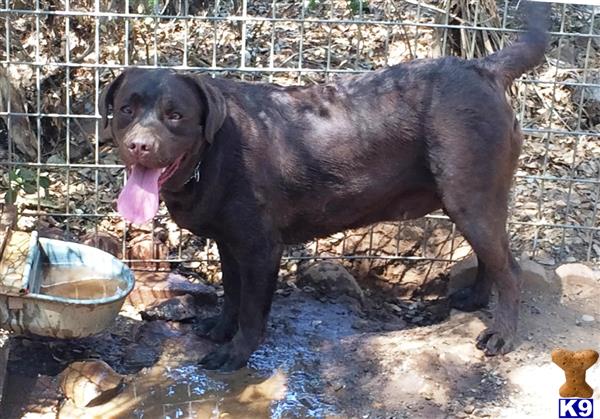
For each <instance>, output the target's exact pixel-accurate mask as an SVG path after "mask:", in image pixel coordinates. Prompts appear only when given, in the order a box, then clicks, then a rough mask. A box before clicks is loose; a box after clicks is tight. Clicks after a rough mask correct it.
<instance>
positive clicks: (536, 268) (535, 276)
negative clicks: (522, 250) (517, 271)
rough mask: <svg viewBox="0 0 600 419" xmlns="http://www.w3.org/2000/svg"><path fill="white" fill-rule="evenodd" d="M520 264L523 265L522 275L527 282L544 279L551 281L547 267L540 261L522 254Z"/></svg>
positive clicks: (544, 280)
mask: <svg viewBox="0 0 600 419" xmlns="http://www.w3.org/2000/svg"><path fill="white" fill-rule="evenodd" d="M519 266H521V272H522V273H521V275H522V278H523V281H525V282H535V281H538V282H539V281H543V282H549V280H548V275H547V274H546V269H545V268H544V267H543V266H542V265H540V264H539V263H537V262H535V261H533V260H531V259H529V258H527V256H525V255H522V256H521V260H519Z"/></svg>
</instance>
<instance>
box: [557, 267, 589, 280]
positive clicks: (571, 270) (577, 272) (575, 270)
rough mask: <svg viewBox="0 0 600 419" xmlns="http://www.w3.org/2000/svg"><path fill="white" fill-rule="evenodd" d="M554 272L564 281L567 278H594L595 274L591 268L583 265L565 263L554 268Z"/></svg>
mask: <svg viewBox="0 0 600 419" xmlns="http://www.w3.org/2000/svg"><path fill="white" fill-rule="evenodd" d="M555 272H556V275H558V277H559V278H560V279H561V280H566V279H567V278H582V279H595V278H596V274H595V273H594V271H593V270H592V268H590V267H589V266H587V265H584V264H583V263H566V264H564V265H561V266H559V267H558V268H556V270H555Z"/></svg>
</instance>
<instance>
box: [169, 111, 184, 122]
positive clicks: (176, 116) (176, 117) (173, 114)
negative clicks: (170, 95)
mask: <svg viewBox="0 0 600 419" xmlns="http://www.w3.org/2000/svg"><path fill="white" fill-rule="evenodd" d="M167 117H168V118H169V119H170V120H171V121H179V120H180V119H181V118H182V116H181V114H180V113H178V112H171V113H169V115H168V116H167Z"/></svg>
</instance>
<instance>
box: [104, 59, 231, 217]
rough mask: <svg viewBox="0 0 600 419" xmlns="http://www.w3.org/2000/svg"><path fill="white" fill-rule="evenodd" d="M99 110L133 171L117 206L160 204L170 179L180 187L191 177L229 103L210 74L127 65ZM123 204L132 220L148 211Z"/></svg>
mask: <svg viewBox="0 0 600 419" xmlns="http://www.w3.org/2000/svg"><path fill="white" fill-rule="evenodd" d="M100 112H101V114H102V124H103V127H104V129H107V130H108V131H109V132H110V134H111V137H112V138H113V139H114V141H115V142H116V144H117V146H118V148H119V155H120V157H121V159H122V160H123V162H124V163H125V165H126V166H127V168H128V169H129V173H130V177H129V180H128V183H127V185H126V186H125V188H124V189H123V192H122V193H121V196H120V197H119V206H120V207H121V208H125V206H133V205H135V206H136V208H137V207H140V208H141V207H142V206H144V205H146V206H148V205H149V203H148V202H149V201H152V206H154V202H155V201H156V206H157V205H158V190H159V189H160V187H161V186H162V185H163V184H165V183H166V182H169V184H170V185H171V184H173V185H174V186H178V185H181V184H183V183H184V182H185V181H187V179H189V177H190V175H191V173H192V172H193V170H194V167H195V166H196V164H197V162H198V161H199V160H200V158H201V156H200V153H201V150H203V149H204V148H205V147H203V146H204V145H206V143H208V144H210V143H212V142H213V140H214V138H215V135H216V133H217V132H218V130H219V129H220V128H221V126H222V124H223V121H224V120H225V115H226V108H225V100H224V98H223V96H222V95H221V93H220V91H219V90H218V89H216V88H215V87H213V86H212V84H211V82H210V78H209V77H207V76H200V75H189V74H180V73H176V72H174V71H171V70H165V69H160V70H144V69H129V70H126V71H124V72H123V73H122V74H121V75H119V76H118V77H117V78H116V79H115V80H114V81H113V82H112V83H110V84H109V85H108V86H107V87H106V88H105V89H104V91H103V92H102V95H101V98H100ZM111 114H112V119H109V115H111ZM130 183H131V185H130ZM130 186H131V187H130ZM140 191H146V192H147V191H150V194H149V195H148V194H144V193H141V192H140ZM121 208H119V211H120V212H121V213H122V214H123V215H124V216H126V218H129V219H130V220H131V221H134V222H141V221H142V218H144V217H146V216H148V215H149V212H146V213H145V214H144V215H142V214H141V212H140V211H133V210H132V209H131V208H129V210H127V211H121ZM126 213H129V216H128V215H127V214H126ZM134 213H135V214H134ZM144 221H145V220H144Z"/></svg>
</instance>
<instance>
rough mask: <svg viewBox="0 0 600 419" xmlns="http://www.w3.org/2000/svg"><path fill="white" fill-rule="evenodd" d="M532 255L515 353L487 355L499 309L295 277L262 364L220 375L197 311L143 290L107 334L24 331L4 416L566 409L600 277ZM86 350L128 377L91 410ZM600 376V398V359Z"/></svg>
mask: <svg viewBox="0 0 600 419" xmlns="http://www.w3.org/2000/svg"><path fill="white" fill-rule="evenodd" d="M523 265H524V269H525V285H524V292H523V298H522V301H523V303H522V313H521V326H520V331H519V335H520V336H519V337H520V339H519V344H518V348H517V349H516V350H515V351H514V352H512V353H511V354H509V355H506V356H503V357H496V358H486V357H485V356H483V355H482V353H481V352H480V351H478V350H477V349H476V348H475V346H474V339H475V337H476V336H477V334H478V333H479V332H480V331H481V330H482V329H483V327H484V325H485V324H486V323H488V322H489V321H490V311H488V310H485V311H480V312H476V313H472V314H469V313H460V312H455V311H451V312H449V311H448V310H447V306H446V305H445V304H444V300H443V299H439V300H433V301H426V300H423V301H406V300H398V299H390V298H386V296H385V294H383V293H379V292H377V291H376V290H369V289H365V288H363V289H362V290H359V291H362V293H360V294H356V293H355V292H354V291H355V290H356V289H355V288H353V287H354V286H355V285H356V284H351V285H350V286H348V287H343V286H342V287H340V286H338V287H337V288H334V289H329V290H324V289H321V288H320V286H319V284H313V285H312V286H311V285H310V284H304V285H302V286H300V287H296V286H290V285H283V284H282V286H281V287H280V289H279V290H278V292H277V296H276V298H275V301H274V306H273V310H272V316H271V321H270V326H269V330H268V337H267V339H266V342H265V343H264V345H263V346H261V348H260V349H259V350H258V351H257V353H255V355H254V356H253V357H252V359H251V360H250V362H249V365H248V367H247V368H244V369H243V370H241V371H238V372H236V373H230V374H224V373H218V372H209V371H204V370H202V369H201V368H199V367H198V366H197V361H198V359H200V358H201V357H202V356H204V355H205V354H206V353H207V352H208V351H209V350H211V349H212V348H214V345H213V344H212V343H210V342H208V341H206V340H204V339H202V338H200V337H198V336H197V335H196V334H195V333H194V322H193V319H187V320H183V321H165V320H142V319H141V316H140V315H139V312H138V310H139V308H140V307H139V303H140V301H136V300H135V298H134V299H133V300H132V299H130V301H129V303H128V304H127V305H126V306H125V307H124V308H123V310H122V313H121V315H120V316H119V317H118V318H117V320H116V322H115V325H114V326H113V327H112V328H111V329H110V330H108V331H106V332H105V333H103V334H102V335H100V336H96V337H93V338H87V339H82V340H79V341H58V340H48V339H40V338H13V339H12V342H11V352H10V362H9V372H8V377H7V379H8V381H7V383H6V386H5V389H6V390H5V394H4V398H3V402H2V406H1V409H2V410H1V412H2V414H1V415H0V416H1V417H2V418H19V417H27V418H30V417H48V418H54V417H59V418H73V417H86V418H93V417H96V418H111V417H114V418H130V417H133V418H163V417H165V418H167V417H168V418H183V417H194V418H221V417H222V418H225V417H226V418H265V417H273V418H287V417H318V418H321V417H340V418H342V417H343V418H346V417H348V418H391V417H394V418H408V417H410V418H456V417H458V418H460V417H470V418H486V417H490V418H504V417H507V418H508V417H510V418H515V417H529V418H544V419H546V418H552V417H557V412H556V409H557V397H558V388H559V387H560V385H561V384H562V382H563V379H564V376H563V373H562V371H561V370H560V369H559V368H558V367H557V366H555V365H554V364H552V363H551V360H550V351H551V350H552V349H553V348H555V347H565V348H568V349H581V348H593V349H596V350H598V349H600V323H599V320H600V305H599V304H598V301H599V298H600V274H599V272H598V271H594V270H593V269H590V268H588V267H585V266H583V265H577V264H572V265H566V266H563V267H562V268H560V269H559V271H558V272H559V273H560V275H557V274H555V271H554V269H549V268H543V267H542V266H541V265H537V264H535V263H534V262H531V261H525V262H523ZM465 272H467V273H472V272H470V271H465ZM338 285H339V284H338ZM340 288H342V289H343V292H340ZM353 290H354V291H353ZM217 291H218V290H217ZM190 292H192V291H190ZM211 292H212V291H211V290H210V289H207V288H202V289H201V292H200V297H199V296H198V294H196V296H195V298H194V299H193V301H194V304H193V307H192V308H191V310H192V311H198V313H196V314H198V315H201V316H202V315H207V314H210V313H211V312H214V311H215V310H216V305H215V304H213V303H212V301H214V300H213V299H212V297H210V293H211ZM192 293H193V292H192ZM207 295H208V298H207ZM182 300H183V301H184V303H186V304H187V303H189V302H190V299H189V298H187V297H179V302H180V303H181V301H182ZM183 306H184V307H181V306H180V307H178V308H177V310H175V311H173V310H171V311H168V310H167V312H166V313H165V310H163V311H162V312H161V311H160V310H158V311H156V310H155V311H152V310H147V313H146V314H145V315H144V318H157V317H158V318H160V317H161V316H163V317H164V316H167V317H169V316H170V317H171V318H180V319H182V318H186V317H189V313H187V312H186V311H185V309H186V308H187V309H189V308H190V307H185V304H183ZM182 313H183V314H182ZM81 359H102V360H104V361H106V363H108V364H109V365H110V366H111V367H112V368H113V369H114V370H115V371H116V372H117V373H120V374H124V376H125V378H124V383H125V385H124V388H123V390H122V391H121V393H120V394H118V395H117V396H116V397H114V398H112V399H111V400H109V401H108V402H106V403H103V404H100V405H98V406H95V407H85V408H79V407H76V406H75V404H74V403H73V401H72V400H69V399H67V398H65V396H64V395H63V394H62V393H61V391H60V389H59V384H58V381H59V379H58V378H57V374H59V373H60V372H61V371H62V370H63V369H64V368H65V367H66V366H67V365H69V364H70V363H72V362H73V361H76V360H81ZM588 382H589V383H590V384H591V385H592V387H594V388H595V390H596V394H595V397H596V398H599V397H600V367H598V365H596V366H594V367H592V368H591V369H590V370H589V371H588Z"/></svg>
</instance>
